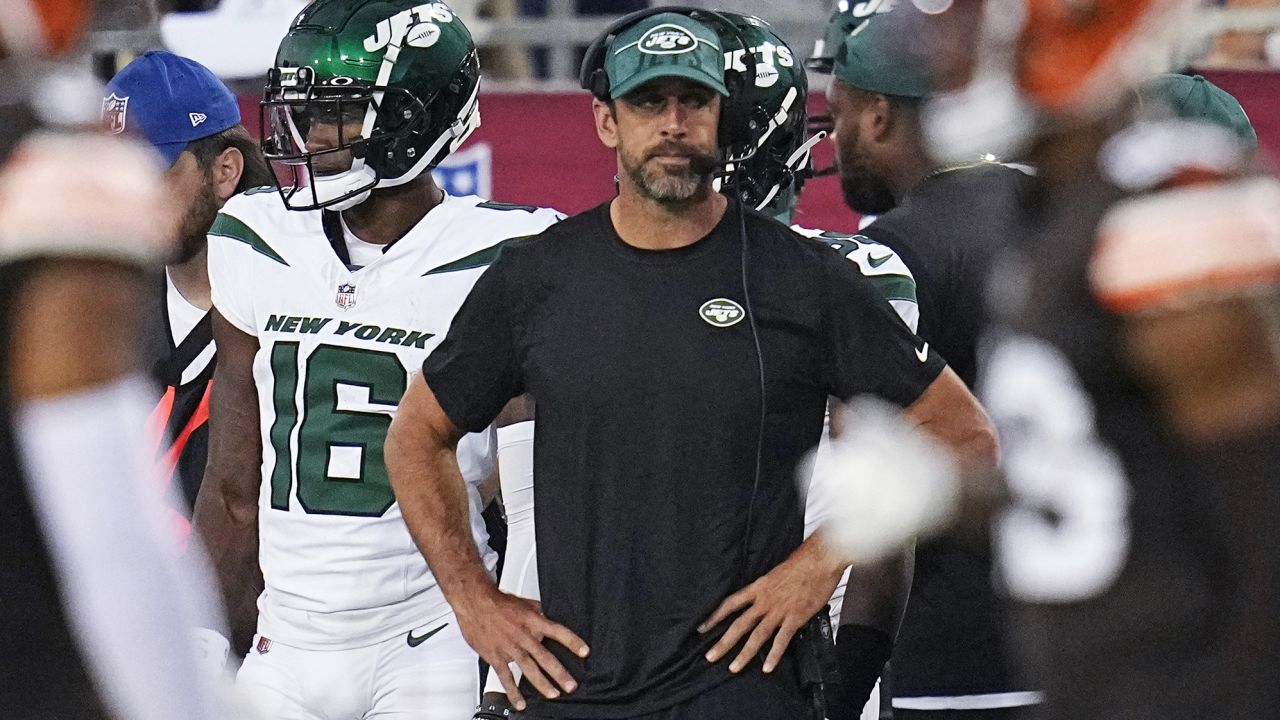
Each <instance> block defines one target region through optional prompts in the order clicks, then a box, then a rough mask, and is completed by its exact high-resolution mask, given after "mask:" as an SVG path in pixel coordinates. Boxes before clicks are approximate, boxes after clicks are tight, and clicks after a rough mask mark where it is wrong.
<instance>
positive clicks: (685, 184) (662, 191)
mask: <svg viewBox="0 0 1280 720" xmlns="http://www.w3.org/2000/svg"><path fill="white" fill-rule="evenodd" d="M647 166H648V163H644V164H641V165H640V166H639V167H628V168H627V175H628V177H630V178H631V183H632V184H633V185H635V187H636V191H637V192H639V193H640V196H641V197H644V198H646V199H648V200H653V201H655V202H659V203H680V202H685V201H687V200H692V199H694V198H695V197H697V196H698V195H700V194H703V193H705V191H706V188H705V186H706V184H707V182H706V180H707V179H706V178H705V177H703V176H701V175H697V174H695V173H693V172H688V171H685V172H680V173H677V174H671V173H668V172H665V171H663V170H649V169H647Z"/></svg>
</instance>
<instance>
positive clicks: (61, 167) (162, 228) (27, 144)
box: [0, 133, 177, 264]
mask: <svg viewBox="0 0 1280 720" xmlns="http://www.w3.org/2000/svg"><path fill="white" fill-rule="evenodd" d="M160 172H161V169H160V164H159V158H158V157H157V156H156V155H155V154H154V153H153V152H152V151H151V150H150V149H149V148H146V147H143V146H142V145H140V144H137V143H134V142H131V141H128V140H125V139H123V138H117V137H109V136H103V135H91V134H88V133H83V134H65V135H63V134H54V133H39V134H35V135H32V136H31V137H29V138H27V139H26V140H24V141H23V142H22V144H21V145H19V146H18V147H17V148H16V149H15V150H14V151H13V155H12V156H11V157H10V158H9V161H8V163H7V164H6V165H5V166H4V168H3V169H2V170H0V260H6V261H8V260H18V259H22V258H28V257H34V256H39V255H46V256H47V255H88V256H94V257H109V258H114V259H118V260H123V261H126V262H132V263H139V264H150V263H158V262H160V261H162V260H163V259H164V258H166V257H167V256H168V254H169V252H170V251H171V249H172V247H173V242H174V241H173V238H172V237H171V236H170V230H172V229H173V228H174V227H176V222H177V220H176V213H175V212H174V208H173V207H172V206H171V205H170V204H169V202H168V199H167V196H166V195H165V192H164V187H163V185H162V183H161V176H160ZM68 198H75V202H68V201H67V199H68Z"/></svg>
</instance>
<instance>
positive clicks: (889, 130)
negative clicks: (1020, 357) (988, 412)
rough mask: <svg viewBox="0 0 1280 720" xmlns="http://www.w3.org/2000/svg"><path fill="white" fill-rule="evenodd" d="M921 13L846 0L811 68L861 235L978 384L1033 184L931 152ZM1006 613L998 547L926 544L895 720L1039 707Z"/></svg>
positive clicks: (896, 667) (991, 716)
mask: <svg viewBox="0 0 1280 720" xmlns="http://www.w3.org/2000/svg"><path fill="white" fill-rule="evenodd" d="M922 17H923V15H922V13H920V11H919V10H918V9H916V7H915V6H913V5H912V4H911V3H896V4H892V3H883V4H879V5H876V4H874V3H862V4H855V5H852V6H849V5H848V4H843V5H842V6H841V8H840V9H838V10H837V11H836V12H835V13H834V14H833V16H832V18H831V20H830V23H829V24H828V29H827V32H826V35H825V37H824V38H823V41H822V43H820V44H819V46H818V48H817V53H816V55H817V56H816V57H814V58H810V61H809V64H810V65H811V66H816V68H817V69H819V70H825V71H827V72H830V73H831V82H830V84H829V85H828V88H827V100H828V105H829V107H830V112H831V119H832V135H831V139H832V141H833V142H834V143H835V146H836V153H835V156H836V162H837V165H838V166H839V169H840V184H841V187H842V189H843V190H844V197H845V202H846V203H847V204H848V205H849V207H850V208H852V209H853V210H855V211H857V212H859V213H862V214H863V215H873V216H876V217H875V220H874V221H873V222H872V223H870V224H869V225H867V226H866V227H864V228H863V231H862V232H863V234H864V235H867V236H868V237H870V238H872V239H874V240H877V241H879V242H881V243H883V244H884V245H886V246H888V247H891V248H893V249H894V250H896V251H897V252H898V254H899V255H900V256H901V257H902V260H903V261H904V262H905V263H906V265H907V267H909V268H911V271H912V274H913V275H914V276H915V278H916V281H917V283H918V289H917V293H916V295H917V298H918V301H919V308H920V327H919V331H918V333H919V335H920V337H921V339H923V340H925V341H927V342H928V343H929V344H930V346H931V347H933V348H935V349H937V350H938V351H939V352H941V353H942V355H943V357H945V358H947V359H948V361H949V362H950V363H951V365H952V367H954V368H955V370H956V374H958V375H959V376H960V378H961V379H962V380H964V381H965V383H966V384H968V385H969V386H971V387H972V386H973V385H974V383H975V381H976V379H977V374H978V372H977V371H978V368H977V356H978V339H979V336H980V334H981V333H982V332H983V331H984V329H985V328H986V326H987V323H988V312H987V306H986V304H985V302H984V301H983V288H984V287H985V286H986V284H987V282H988V279H989V278H990V277H991V276H992V271H993V266H994V264H995V258H996V257H997V255H998V254H999V253H1000V252H1001V251H1002V250H1004V249H1005V248H1007V247H1008V246H1009V245H1010V244H1011V243H1012V241H1013V235H1014V232H1015V229H1016V225H1015V218H1016V216H1017V214H1018V212H1019V210H1020V208H1021V207H1022V204H1023V202H1024V200H1025V196H1026V195H1027V194H1028V192H1029V189H1030V185H1031V177H1030V176H1029V175H1028V174H1027V173H1025V172H1023V171H1022V170H1019V169H1015V168H1014V167H1011V166H1008V165H1003V164H1000V163H998V162H995V161H994V156H992V155H989V154H987V153H986V152H985V151H982V150H981V149H979V150H977V151H974V152H973V153H972V154H971V155H970V156H969V157H962V158H960V159H957V160H956V161H954V162H944V161H938V160H937V159H935V158H934V157H932V156H930V154H929V152H928V148H927V138H926V137H925V131H924V127H923V126H922V124H921V108H922V107H923V106H924V105H925V104H926V103H927V102H928V101H929V98H930V97H932V96H933V94H934V92H935V86H934V82H933V78H932V70H931V65H930V62H931V58H930V55H929V51H930V48H932V47H934V44H933V43H931V42H930V38H929V36H928V34H927V32H926V31H928V30H930V29H932V26H930V25H928V24H925V23H922V22H918V21H919V19H920V18H922ZM910 30H917V32H914V33H909V32H907V31H910ZM984 158H985V159H984ZM1000 605H1001V603H1000V601H999V600H998V598H997V596H996V592H995V588H994V587H993V585H992V574H991V554H990V552H989V549H988V548H986V547H980V546H975V545H973V544H965V543H960V542H956V541H955V540H954V539H952V538H945V537H944V538H936V539H932V540H927V541H924V542H921V543H920V544H919V545H918V546H917V548H916V552H915V576H914V579H913V582H912V585H911V596H910V600H909V601H908V603H907V607H906V614H905V616H904V617H903V619H902V626H901V629H899V630H898V633H897V638H896V643H895V647H894V651H893V662H892V664H891V670H892V682H890V684H889V686H890V688H891V690H892V693H893V708H894V714H895V717H899V718H903V719H906V718H923V719H925V720H928V719H930V718H938V717H948V718H950V717H954V718H957V719H967V720H1006V719H1008V718H1015V717H1021V715H1020V713H1021V712H1023V710H1022V709H1024V708H1026V707H1027V706H1029V705H1034V704H1035V703H1037V702H1038V701H1039V699H1040V696H1039V693H1036V692H1033V691H1032V688H1029V687H1028V686H1027V685H1026V684H1025V683H1024V682H1023V681H1022V680H1021V679H1019V678H1016V677H1014V675H1013V673H1012V671H1011V669H1010V667H1009V663H1008V661H1007V658H1006V653H1005V648H1004V634H1005V618H1004V613H1003V612H1002V608H1001V607H1000Z"/></svg>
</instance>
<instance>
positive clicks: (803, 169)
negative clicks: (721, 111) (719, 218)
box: [720, 10, 823, 221]
mask: <svg viewBox="0 0 1280 720" xmlns="http://www.w3.org/2000/svg"><path fill="white" fill-rule="evenodd" d="M720 14H721V15H724V16H725V17H726V18H728V19H729V20H731V21H732V22H733V25H734V27H735V28H736V29H737V31H738V34H739V35H740V36H741V37H742V40H743V41H744V42H745V43H746V45H747V47H748V48H749V52H751V53H753V54H754V56H755V61H756V74H755V82H753V83H748V84H747V86H746V89H745V92H746V93H747V96H748V98H749V99H750V106H749V107H750V112H752V113H753V114H754V115H755V116H756V117H758V118H761V119H762V120H763V121H762V122H757V123H756V126H758V127H759V130H758V132H757V134H756V135H755V137H754V139H753V140H752V142H751V144H750V147H748V148H747V149H746V152H744V153H742V154H741V155H739V156H738V157H737V158H731V161H732V165H731V167H730V168H729V172H728V174H727V176H726V177H725V179H724V181H723V183H722V186H721V190H722V191H723V192H725V193H728V194H732V195H736V196H737V197H739V198H741V200H742V201H743V202H744V203H746V204H747V205H748V206H750V207H754V208H755V209H757V210H760V211H762V212H765V213H768V214H770V215H773V216H774V217H778V218H780V219H783V220H786V221H789V220H790V216H791V213H792V212H793V210H794V209H795V201H796V196H797V195H798V194H799V192H800V187H801V185H802V184H803V182H804V179H805V177H807V175H808V173H809V169H810V164H811V163H810V152H811V150H812V148H813V146H814V145H815V144H817V142H818V141H819V140H821V139H822V137H823V136H822V135H817V136H814V137H806V127H805V124H806V120H807V118H808V99H809V97H808V96H809V82H808V79H807V78H806V77H805V72H804V68H803V67H801V64H800V61H799V58H797V57H796V55H795V53H793V52H792V51H791V48H790V47H788V46H787V44H786V42H785V41H783V40H782V38H781V37H779V36H778V33H777V32H776V31H775V30H774V29H773V28H772V27H771V26H770V25H769V24H768V23H767V22H765V21H763V20H761V19H760V18H757V17H753V16H751V15H743V14H740V13H734V12H727V11H723V10H721V11H720ZM725 46H726V47H733V46H737V43H736V42H734V43H730V42H728V41H727V40H726V42H725ZM742 54H743V51H742V50H736V51H731V52H727V53H725V66H726V67H727V68H728V67H738V69H739V70H743V69H744V68H745V63H744V61H743V57H742Z"/></svg>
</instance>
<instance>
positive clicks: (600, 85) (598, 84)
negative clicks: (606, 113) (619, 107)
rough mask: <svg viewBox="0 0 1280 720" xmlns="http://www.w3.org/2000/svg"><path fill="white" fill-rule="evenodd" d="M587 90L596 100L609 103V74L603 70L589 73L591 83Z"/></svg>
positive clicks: (598, 69)
mask: <svg viewBox="0 0 1280 720" xmlns="http://www.w3.org/2000/svg"><path fill="white" fill-rule="evenodd" d="M587 89H588V90H590V91H591V95H592V96H594V97H595V98H596V99H597V100H599V101H601V102H609V73H607V72H605V71H604V68H596V69H595V70H594V71H592V73H591V83H590V85H589V86H588V87H587Z"/></svg>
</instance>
